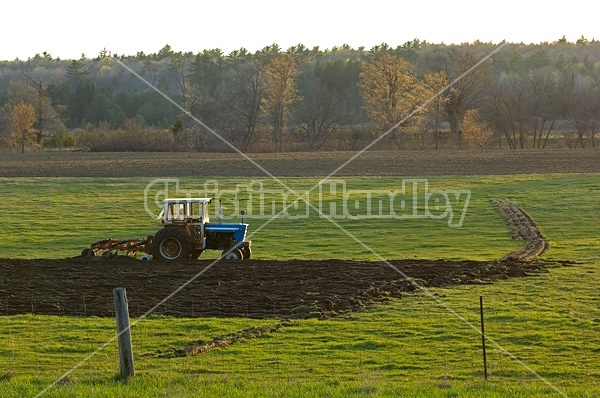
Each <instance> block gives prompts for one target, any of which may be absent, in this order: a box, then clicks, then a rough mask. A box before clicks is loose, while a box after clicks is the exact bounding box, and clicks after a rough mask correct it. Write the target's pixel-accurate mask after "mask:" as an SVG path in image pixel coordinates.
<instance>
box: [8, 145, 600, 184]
mask: <svg viewBox="0 0 600 398" xmlns="http://www.w3.org/2000/svg"><path fill="white" fill-rule="evenodd" d="M354 154H355V152H314V153H298V152H292V153H268V154H249V156H250V157H251V158H252V159H254V160H255V161H256V162H257V163H259V164H260V165H261V166H263V167H264V168H265V169H266V170H268V171H269V172H270V173H272V174H273V175H275V176H278V177H292V176H294V177H312V176H326V175H329V174H330V173H332V172H334V171H335V170H336V169H337V168H338V167H340V166H341V165H342V164H344V163H345V162H346V161H348V160H349V159H350V158H351V157H352V156H353V155H354ZM598 172H600V150H594V149H585V150H582V149H580V150H567V149H552V150H512V151H511V150H490V151H458V150H447V151H446V150H444V151H389V152H365V153H363V154H361V155H360V156H359V157H357V158H356V159H354V160H353V161H351V162H350V163H349V164H348V165H347V166H345V167H343V168H342V169H341V170H339V171H338V172H337V173H335V175H336V176H440V175H505V174H547V173H598ZM186 176H192V177H197V176H211V177H219V176H240V177H244V176H251V177H254V176H260V177H264V176H265V173H264V172H263V171H261V170H260V169H259V168H257V167H256V166H255V165H254V164H252V163H251V162H249V161H248V160H246V159H244V158H243V157H242V156H241V155H238V154H234V153H217V154H215V153H87V152H43V153H30V154H25V155H21V154H18V153H6V152H0V177H186Z"/></svg>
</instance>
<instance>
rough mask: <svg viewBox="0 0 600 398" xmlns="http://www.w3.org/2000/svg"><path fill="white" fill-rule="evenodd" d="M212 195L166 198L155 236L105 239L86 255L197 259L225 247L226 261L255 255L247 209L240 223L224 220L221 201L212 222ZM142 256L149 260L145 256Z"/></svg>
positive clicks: (92, 247) (176, 259)
mask: <svg viewBox="0 0 600 398" xmlns="http://www.w3.org/2000/svg"><path fill="white" fill-rule="evenodd" d="M211 202H212V199H210V198H181V199H165V201H164V203H163V208H162V211H161V212H160V214H159V215H158V219H160V221H161V224H162V226H163V228H162V229H161V230H160V231H158V232H157V233H156V235H154V236H148V238H146V239H144V240H141V239H104V240H101V241H98V242H96V243H94V244H92V245H91V247H90V248H87V249H84V250H83V252H82V253H81V255H82V256H83V257H94V256H96V255H102V256H113V255H116V254H117V253H118V252H119V251H124V252H125V254H126V255H133V256H134V257H135V256H136V255H137V253H146V254H151V255H152V258H153V259H155V260H163V261H178V260H187V259H197V258H198V257H199V256H200V254H202V252H203V251H204V250H209V249H211V250H222V251H223V253H222V255H221V257H222V258H223V259H226V260H244V259H249V258H250V256H251V255H252V250H251V246H252V242H250V241H246V232H247V229H248V224H245V223H244V214H245V213H244V211H242V212H241V215H242V220H241V222H240V223H224V222H222V217H223V211H222V208H221V206H220V204H219V209H218V219H219V221H218V222H210V218H209V207H210V204H211ZM142 259H149V257H148V256H147V255H143V256H142Z"/></svg>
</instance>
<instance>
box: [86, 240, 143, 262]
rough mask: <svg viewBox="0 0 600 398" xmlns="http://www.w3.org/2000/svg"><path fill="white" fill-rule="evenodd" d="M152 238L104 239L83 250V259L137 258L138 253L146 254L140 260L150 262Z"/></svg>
mask: <svg viewBox="0 0 600 398" xmlns="http://www.w3.org/2000/svg"><path fill="white" fill-rule="evenodd" d="M152 238H153V237H152V236H148V237H147V238H146V239H112V238H110V239H102V240H99V241H97V242H94V243H92V244H91V245H90V247H88V248H85V249H83V251H82V252H81V257H97V256H102V257H114V256H118V255H125V256H130V257H137V255H138V253H144V254H143V255H141V256H140V257H139V258H140V259H141V260H150V255H151V254H152V253H151V248H152Z"/></svg>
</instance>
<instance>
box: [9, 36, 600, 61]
mask: <svg viewBox="0 0 600 398" xmlns="http://www.w3.org/2000/svg"><path fill="white" fill-rule="evenodd" d="M563 38H564V39H566V40H567V41H566V43H567V44H576V42H577V40H579V39H581V38H585V39H586V40H587V41H588V42H589V43H597V42H600V40H598V39H596V38H590V37H585V36H584V35H580V36H579V37H577V38H576V39H573V40H570V39H569V38H567V37H566V36H564V35H563V36H562V37H559V38H557V39H556V40H553V41H551V42H550V41H542V42H528V43H526V42H522V41H521V42H510V41H507V42H506V44H507V45H524V46H540V45H554V44H560V43H558V42H559V40H561V39H563ZM412 41H419V42H420V43H421V44H427V45H433V46H463V45H474V44H484V45H490V46H499V45H500V44H502V43H503V41H500V42H492V41H481V40H478V39H476V40H473V41H470V42H461V43H444V42H430V41H428V40H421V39H420V38H418V37H415V38H413V39H411V40H407V41H405V42H403V43H398V44H390V43H388V42H385V41H382V42H379V43H377V44H373V45H372V46H351V45H349V44H348V43H342V44H337V45H333V46H331V47H323V46H319V45H316V46H308V45H305V44H304V43H296V44H293V45H291V46H282V45H279V43H277V42H273V43H269V44H265V45H263V46H261V47H258V48H256V49H253V50H250V49H248V48H245V47H239V48H235V49H231V50H228V51H226V50H224V49H222V48H218V47H212V48H201V49H199V50H196V51H193V50H187V49H177V48H173V46H171V45H170V43H165V44H163V45H161V46H159V47H157V48H156V49H152V50H148V51H143V50H137V51H134V52H131V53H127V54H124V53H117V52H112V51H110V49H108V48H101V49H99V50H98V51H97V52H95V53H94V54H91V53H89V54H88V53H84V52H82V53H81V54H79V56H77V57H70V58H63V57H61V56H58V55H55V54H53V53H51V52H49V51H39V52H36V53H35V54H31V55H29V56H27V58H20V57H16V58H13V59H0V62H27V61H30V60H32V59H34V58H35V57H37V56H43V54H44V53H46V54H48V55H50V56H51V58H52V59H53V60H60V61H71V60H79V59H82V56H85V59H88V60H91V59H94V58H97V57H98V56H99V54H100V53H102V52H103V51H107V52H108V54H109V55H110V56H116V57H135V56H137V55H138V54H143V55H146V56H147V55H151V54H157V53H158V52H159V51H160V50H161V49H163V48H164V47H166V46H170V47H171V49H172V51H173V52H175V53H179V52H181V53H183V54H187V53H192V54H199V53H201V52H203V51H205V50H221V51H222V53H223V56H225V57H226V56H229V55H230V54H231V53H232V52H234V51H239V50H242V49H244V50H247V51H248V53H249V54H255V53H257V52H259V51H260V50H262V49H263V48H265V47H269V46H273V45H277V46H279V48H280V49H281V52H286V51H287V50H288V49H290V48H291V47H294V46H298V45H304V46H305V47H306V48H307V49H309V50H311V49H313V48H315V47H317V48H318V49H319V50H320V51H332V50H333V49H334V48H341V47H343V46H349V48H350V50H353V51H358V50H359V49H360V48H363V49H365V50H366V51H370V50H371V49H372V48H373V47H375V46H378V45H382V44H387V45H389V46H390V48H392V49H395V48H397V47H401V46H403V45H404V44H406V43H407V42H412Z"/></svg>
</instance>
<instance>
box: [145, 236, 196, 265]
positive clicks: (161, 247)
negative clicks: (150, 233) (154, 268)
mask: <svg viewBox="0 0 600 398" xmlns="http://www.w3.org/2000/svg"><path fill="white" fill-rule="evenodd" d="M191 254H192V239H191V238H190V236H189V235H188V234H186V233H185V231H184V230H183V229H181V228H165V229H163V230H161V231H159V232H158V234H156V237H155V238H154V241H153V242H152V257H153V258H154V259H157V260H164V261H179V260H187V259H188V258H190V255H191Z"/></svg>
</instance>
